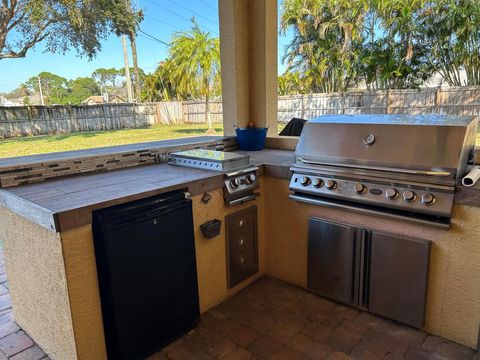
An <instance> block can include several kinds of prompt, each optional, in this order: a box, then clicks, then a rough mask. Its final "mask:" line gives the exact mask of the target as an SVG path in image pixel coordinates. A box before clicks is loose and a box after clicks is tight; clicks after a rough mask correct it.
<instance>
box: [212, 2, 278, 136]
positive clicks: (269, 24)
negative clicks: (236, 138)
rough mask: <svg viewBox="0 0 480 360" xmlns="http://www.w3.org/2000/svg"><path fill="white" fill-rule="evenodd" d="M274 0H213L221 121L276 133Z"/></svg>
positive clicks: (227, 126)
mask: <svg viewBox="0 0 480 360" xmlns="http://www.w3.org/2000/svg"><path fill="white" fill-rule="evenodd" d="M277 14H278V10H277V0H219V16H220V52H221V65H222V98H223V124H224V131H225V134H226V135H233V134H234V129H233V126H234V125H238V126H240V127H244V126H246V125H247V124H248V123H249V122H251V121H253V122H254V123H255V125H256V126H270V127H271V130H270V131H269V136H274V135H276V134H277V106H278V105H277V76H278V74H277V57H278V50H277V42H278V30H277V26H278V15H277Z"/></svg>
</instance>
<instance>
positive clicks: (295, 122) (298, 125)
mask: <svg viewBox="0 0 480 360" xmlns="http://www.w3.org/2000/svg"><path fill="white" fill-rule="evenodd" d="M306 122H307V120H304V119H299V118H293V119H292V120H290V121H289V122H288V124H287V125H285V127H284V128H283V130H282V131H281V132H280V134H279V135H280V136H300V134H301V133H302V130H303V125H304V124H305V123H306Z"/></svg>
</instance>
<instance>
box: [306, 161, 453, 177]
mask: <svg viewBox="0 0 480 360" xmlns="http://www.w3.org/2000/svg"><path fill="white" fill-rule="evenodd" d="M298 160H299V161H301V162H302V163H304V164H309V165H320V166H340V167H346V168H355V169H363V170H378V171H388V172H393V173H398V174H410V175H424V176H442V177H445V176H451V175H452V174H451V173H450V172H448V171H424V170H408V169H397V168H387V167H377V166H359V165H348V164H341V165H332V164H330V163H325V162H320V161H311V160H305V159H303V158H298Z"/></svg>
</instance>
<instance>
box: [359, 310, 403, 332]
mask: <svg viewBox="0 0 480 360" xmlns="http://www.w3.org/2000/svg"><path fill="white" fill-rule="evenodd" d="M350 324H352V326H354V327H356V328H357V329H358V330H360V331H368V330H377V331H393V330H394V329H395V327H396V324H395V323H394V322H393V321H390V320H387V319H383V318H381V317H378V316H375V315H373V314H370V313H367V312H361V313H360V314H359V315H358V316H357V317H356V318H355V319H354V320H352V321H351V323H350Z"/></svg>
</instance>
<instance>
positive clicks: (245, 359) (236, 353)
mask: <svg viewBox="0 0 480 360" xmlns="http://www.w3.org/2000/svg"><path fill="white" fill-rule="evenodd" d="M252 359H255V357H254V356H253V354H252V353H251V352H250V351H248V350H246V349H244V348H241V347H237V348H235V349H233V350H232V351H230V352H229V353H228V354H227V355H225V356H224V357H223V358H222V360H252Z"/></svg>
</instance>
